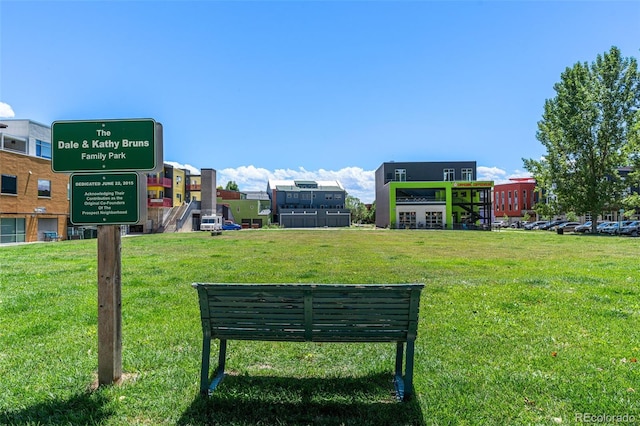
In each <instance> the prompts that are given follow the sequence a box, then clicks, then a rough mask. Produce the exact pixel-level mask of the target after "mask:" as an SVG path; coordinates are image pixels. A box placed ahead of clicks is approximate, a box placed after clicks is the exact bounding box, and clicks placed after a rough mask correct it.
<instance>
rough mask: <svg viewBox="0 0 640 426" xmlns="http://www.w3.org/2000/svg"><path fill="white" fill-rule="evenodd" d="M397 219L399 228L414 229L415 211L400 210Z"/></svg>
mask: <svg viewBox="0 0 640 426" xmlns="http://www.w3.org/2000/svg"><path fill="white" fill-rule="evenodd" d="M399 219H400V223H399V227H400V229H415V227H416V212H400V215H399Z"/></svg>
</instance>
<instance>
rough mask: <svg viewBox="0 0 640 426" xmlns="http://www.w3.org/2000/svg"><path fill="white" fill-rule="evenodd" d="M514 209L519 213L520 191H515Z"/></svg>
mask: <svg viewBox="0 0 640 426" xmlns="http://www.w3.org/2000/svg"><path fill="white" fill-rule="evenodd" d="M513 209H514V210H515V211H518V190H517V189H516V190H515V191H513Z"/></svg>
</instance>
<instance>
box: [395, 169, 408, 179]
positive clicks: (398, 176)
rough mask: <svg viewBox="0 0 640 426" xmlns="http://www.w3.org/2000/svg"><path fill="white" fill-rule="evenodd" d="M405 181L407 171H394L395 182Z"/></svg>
mask: <svg viewBox="0 0 640 426" xmlns="http://www.w3.org/2000/svg"><path fill="white" fill-rule="evenodd" d="M406 181H407V169H396V182H406Z"/></svg>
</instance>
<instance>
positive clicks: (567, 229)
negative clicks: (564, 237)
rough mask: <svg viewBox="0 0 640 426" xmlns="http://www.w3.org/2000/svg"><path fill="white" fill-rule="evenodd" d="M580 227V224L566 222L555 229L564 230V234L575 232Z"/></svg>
mask: <svg viewBox="0 0 640 426" xmlns="http://www.w3.org/2000/svg"><path fill="white" fill-rule="evenodd" d="M578 226H580V222H565V223H561V224H560V225H558V226H556V227H555V229H556V230H558V229H562V232H575V229H576V227H578Z"/></svg>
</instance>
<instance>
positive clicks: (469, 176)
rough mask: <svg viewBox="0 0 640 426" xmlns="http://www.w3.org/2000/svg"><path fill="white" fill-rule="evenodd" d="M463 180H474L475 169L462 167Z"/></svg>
mask: <svg viewBox="0 0 640 426" xmlns="http://www.w3.org/2000/svg"><path fill="white" fill-rule="evenodd" d="M462 180H473V169H462Z"/></svg>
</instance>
